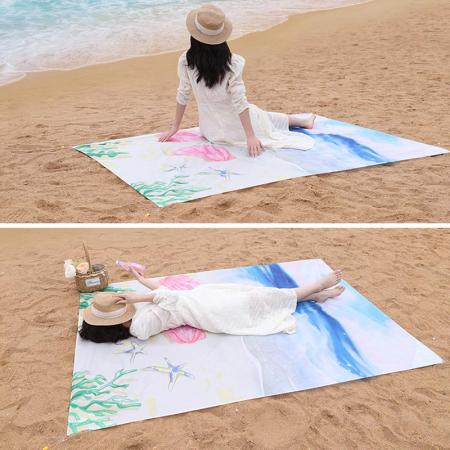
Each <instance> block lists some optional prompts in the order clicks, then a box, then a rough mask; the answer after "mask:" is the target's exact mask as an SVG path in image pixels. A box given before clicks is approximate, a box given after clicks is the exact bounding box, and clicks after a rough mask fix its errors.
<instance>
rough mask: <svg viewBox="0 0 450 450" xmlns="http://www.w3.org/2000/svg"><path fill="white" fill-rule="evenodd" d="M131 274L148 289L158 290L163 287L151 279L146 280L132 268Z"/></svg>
mask: <svg viewBox="0 0 450 450" xmlns="http://www.w3.org/2000/svg"><path fill="white" fill-rule="evenodd" d="M131 273H132V274H133V275H134V278H136V280H138V281H139V283H141V284H143V285H144V286H145V287H148V288H149V289H151V290H153V289H158V288H159V287H160V286H161V285H160V284H159V282H158V281H155V280H152V279H151V278H144V277H143V276H142V275H140V274H139V273H137V272H136V271H135V270H134V269H133V268H131Z"/></svg>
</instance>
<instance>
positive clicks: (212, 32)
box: [194, 14, 225, 36]
mask: <svg viewBox="0 0 450 450" xmlns="http://www.w3.org/2000/svg"><path fill="white" fill-rule="evenodd" d="M197 17H198V14H196V15H195V20H194V22H195V26H196V27H197V30H198V31H200V32H201V33H203V34H207V35H208V36H217V35H218V34H220V33H222V31H223V30H224V28H225V22H224V23H223V24H222V26H221V27H220V28H218V29H217V30H210V29H209V28H205V27H204V26H203V25H202V24H201V23H200V22H199V21H198V18H197Z"/></svg>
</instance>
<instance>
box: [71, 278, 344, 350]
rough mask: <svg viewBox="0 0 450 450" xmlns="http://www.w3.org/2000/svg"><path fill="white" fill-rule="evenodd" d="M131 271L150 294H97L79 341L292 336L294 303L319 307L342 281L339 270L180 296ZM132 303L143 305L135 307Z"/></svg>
mask: <svg viewBox="0 0 450 450" xmlns="http://www.w3.org/2000/svg"><path fill="white" fill-rule="evenodd" d="M131 271H132V273H133V275H134V276H135V277H136V279H137V280H138V281H139V282H140V283H141V284H143V285H144V286H146V287H147V288H149V289H151V292H150V293H148V294H137V293H118V294H116V293H108V292H102V293H99V294H98V295H97V296H96V297H95V298H94V300H93V302H92V304H91V305H90V306H89V307H88V308H86V309H85V310H84V313H83V319H84V320H83V324H82V326H81V329H80V336H81V337H82V338H84V339H87V340H90V341H93V342H117V341H119V340H121V339H127V338H128V337H130V336H134V337H136V338H138V339H142V340H144V339H148V338H149V337H151V336H155V335H157V334H159V333H161V332H163V331H166V330H169V329H171V328H176V327H179V326H182V325H190V326H191V327H195V328H199V329H202V330H205V331H209V332H211V333H225V334H234V335H269V334H275V333H280V332H284V333H289V334H292V333H295V325H296V322H295V318H294V316H293V313H294V312H295V309H296V306H297V303H298V302H304V301H315V302H319V303H322V302H325V301H326V300H328V299H330V298H335V297H337V296H339V295H340V294H342V292H343V291H344V287H343V286H341V285H338V286H336V285H337V284H338V283H339V282H340V280H341V277H342V273H341V271H340V270H337V271H334V272H333V273H331V274H330V275H327V276H325V277H323V278H322V279H320V280H319V281H317V282H315V283H311V284H309V285H306V286H303V287H297V288H283V289H279V288H274V287H263V286H257V285H247V284H225V283H223V284H202V285H200V286H197V287H195V288H194V289H192V290H183V291H172V290H169V289H167V288H165V287H164V286H160V285H159V283H158V282H156V281H155V280H151V279H145V278H144V277H143V276H141V275H140V274H138V273H137V272H136V271H134V270H131ZM135 303H144V304H143V305H139V307H138V308H136V307H135V306H134V305H135Z"/></svg>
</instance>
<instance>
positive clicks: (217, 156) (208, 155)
mask: <svg viewBox="0 0 450 450" xmlns="http://www.w3.org/2000/svg"><path fill="white" fill-rule="evenodd" d="M173 154H174V155H178V156H196V157H198V158H201V159H203V160H204V161H230V160H232V159H236V158H235V157H234V156H233V155H232V154H231V153H230V152H229V151H228V150H227V149H226V148H223V147H216V146H214V145H211V144H198V145H193V146H191V147H183V148H178V149H177V150H174V152H173Z"/></svg>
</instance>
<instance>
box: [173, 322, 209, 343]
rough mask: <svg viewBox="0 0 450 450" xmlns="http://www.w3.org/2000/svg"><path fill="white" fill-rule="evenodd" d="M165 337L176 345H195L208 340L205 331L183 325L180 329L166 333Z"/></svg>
mask: <svg viewBox="0 0 450 450" xmlns="http://www.w3.org/2000/svg"><path fill="white" fill-rule="evenodd" d="M164 335H165V336H167V337H168V338H169V340H170V341H171V342H173V343H175V344H193V343H194V342H197V341H201V340H202V339H205V338H206V333H205V332H204V331H203V330H199V329H197V328H193V327H190V326H189V325H183V326H181V327H178V328H173V329H172V330H168V331H165V332H164Z"/></svg>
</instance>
